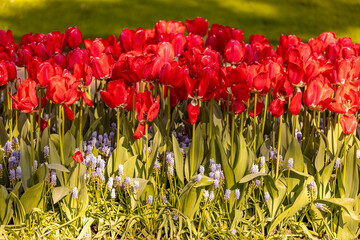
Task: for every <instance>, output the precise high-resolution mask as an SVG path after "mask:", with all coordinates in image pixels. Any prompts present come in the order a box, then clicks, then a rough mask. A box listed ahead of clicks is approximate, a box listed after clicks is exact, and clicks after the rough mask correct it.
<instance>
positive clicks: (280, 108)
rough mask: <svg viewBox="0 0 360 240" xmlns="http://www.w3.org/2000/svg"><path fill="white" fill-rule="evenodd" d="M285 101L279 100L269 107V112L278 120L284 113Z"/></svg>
mask: <svg viewBox="0 0 360 240" xmlns="http://www.w3.org/2000/svg"><path fill="white" fill-rule="evenodd" d="M284 105H285V100H283V99H281V98H277V99H275V100H274V101H272V103H271V104H270V106H269V112H271V113H272V115H273V116H274V117H276V118H278V117H280V116H281V115H282V114H283V113H284Z"/></svg>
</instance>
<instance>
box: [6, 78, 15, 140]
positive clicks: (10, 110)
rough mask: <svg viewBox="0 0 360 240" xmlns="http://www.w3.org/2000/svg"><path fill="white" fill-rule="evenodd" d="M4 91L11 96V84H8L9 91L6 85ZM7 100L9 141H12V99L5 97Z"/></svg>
mask: <svg viewBox="0 0 360 240" xmlns="http://www.w3.org/2000/svg"><path fill="white" fill-rule="evenodd" d="M6 89H7V92H9V94H10V95H12V84H11V82H10V89H9V84H6ZM7 99H8V107H9V114H10V117H9V131H10V141H12V137H13V119H12V99H11V97H9V96H7Z"/></svg>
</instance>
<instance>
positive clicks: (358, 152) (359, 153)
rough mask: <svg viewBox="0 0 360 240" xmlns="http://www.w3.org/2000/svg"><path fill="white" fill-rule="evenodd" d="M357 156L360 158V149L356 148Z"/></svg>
mask: <svg viewBox="0 0 360 240" xmlns="http://www.w3.org/2000/svg"><path fill="white" fill-rule="evenodd" d="M356 157H357V158H358V159H360V149H358V150H356Z"/></svg>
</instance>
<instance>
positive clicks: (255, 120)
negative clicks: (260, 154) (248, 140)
mask: <svg viewBox="0 0 360 240" xmlns="http://www.w3.org/2000/svg"><path fill="white" fill-rule="evenodd" d="M256 105H257V93H255V101H254V153H255V157H256V156H257V154H256V128H257V117H256Z"/></svg>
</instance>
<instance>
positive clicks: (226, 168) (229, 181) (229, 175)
mask: <svg viewBox="0 0 360 240" xmlns="http://www.w3.org/2000/svg"><path fill="white" fill-rule="evenodd" d="M213 139H214V140H215V151H216V158H215V159H220V162H221V167H222V170H223V172H224V176H225V185H226V188H229V189H231V188H232V187H233V186H234V184H235V176H234V172H233V170H232V169H231V167H230V165H229V162H228V157H227V156H226V154H225V151H224V148H223V146H222V144H221V142H220V140H219V138H217V137H216V138H213ZM212 141H213V140H212Z"/></svg>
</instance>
